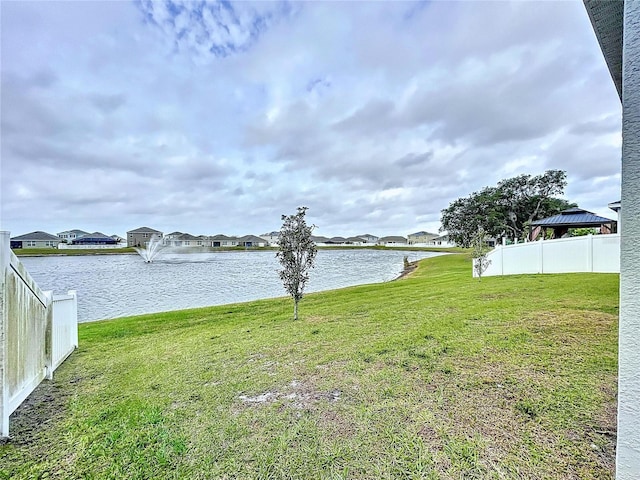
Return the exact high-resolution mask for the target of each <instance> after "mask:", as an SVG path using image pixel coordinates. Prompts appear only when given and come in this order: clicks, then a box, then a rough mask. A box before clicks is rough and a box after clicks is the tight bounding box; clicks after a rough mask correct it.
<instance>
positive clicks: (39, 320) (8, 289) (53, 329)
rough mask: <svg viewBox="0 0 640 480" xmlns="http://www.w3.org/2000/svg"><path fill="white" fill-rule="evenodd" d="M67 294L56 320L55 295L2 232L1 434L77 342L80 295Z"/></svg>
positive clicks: (6, 430)
mask: <svg viewBox="0 0 640 480" xmlns="http://www.w3.org/2000/svg"><path fill="white" fill-rule="evenodd" d="M70 294H72V292H70ZM69 296H71V297H72V298H70V299H66V298H65V299H64V300H61V301H60V303H61V305H63V304H65V305H64V306H61V310H60V312H61V313H60V315H59V316H58V321H56V322H54V318H53V317H54V307H53V303H54V300H53V295H52V294H51V292H43V291H42V290H40V288H39V287H38V285H37V284H36V283H35V282H34V280H33V279H32V278H31V276H30V275H29V272H27V270H26V268H25V267H24V265H23V264H22V263H21V262H20V260H19V259H18V257H16V256H15V254H14V253H13V252H12V251H11V248H10V237H9V232H0V437H8V436H9V416H10V415H11V413H13V412H14V411H15V409H16V408H18V406H20V404H21V403H22V402H23V401H24V400H25V399H26V398H27V397H28V396H29V394H31V392H33V390H34V389H35V388H36V387H37V386H38V385H39V384H40V382H41V381H42V380H43V379H44V378H45V377H47V376H48V377H49V378H51V376H52V374H53V371H54V370H55V368H56V367H57V366H58V365H59V364H60V363H61V362H62V360H64V358H66V356H68V353H67V352H68V349H69V346H70V344H74V345H77V343H78V330H77V328H78V326H77V323H78V320H77V298H76V295H75V292H73V294H72V295H69ZM66 303H69V305H66ZM65 310H66V311H65ZM74 326H75V328H74ZM54 346H55V348H57V349H58V354H57V356H56V357H55V359H56V362H55V365H54V356H53V349H54ZM69 353H70V352H69ZM62 357H64V358H62Z"/></svg>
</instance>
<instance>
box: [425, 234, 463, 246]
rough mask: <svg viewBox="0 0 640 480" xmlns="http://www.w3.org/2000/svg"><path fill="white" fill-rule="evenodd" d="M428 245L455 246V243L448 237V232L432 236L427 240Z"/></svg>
mask: <svg viewBox="0 0 640 480" xmlns="http://www.w3.org/2000/svg"><path fill="white" fill-rule="evenodd" d="M427 245H428V246H430V247H443V248H446V247H455V246H456V243H455V242H453V241H452V240H451V239H450V238H449V234H444V235H440V236H439V237H435V238H432V239H431V240H429V242H427Z"/></svg>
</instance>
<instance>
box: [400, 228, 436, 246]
mask: <svg viewBox="0 0 640 480" xmlns="http://www.w3.org/2000/svg"><path fill="white" fill-rule="evenodd" d="M437 237H438V234H437V233H429V232H424V231H423V232H416V233H410V234H409V235H407V243H408V244H409V245H415V244H416V243H428V242H430V241H431V240H433V239H434V238H437Z"/></svg>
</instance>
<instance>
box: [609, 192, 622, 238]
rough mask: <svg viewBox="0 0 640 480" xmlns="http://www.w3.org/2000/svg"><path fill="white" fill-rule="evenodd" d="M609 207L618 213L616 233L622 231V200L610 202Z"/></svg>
mask: <svg viewBox="0 0 640 480" xmlns="http://www.w3.org/2000/svg"><path fill="white" fill-rule="evenodd" d="M609 208H610V209H611V210H613V211H614V212H616V214H617V215H618V220H617V223H616V230H615V231H616V233H620V232H621V231H622V224H621V223H620V209H621V204H620V200H618V201H617V202H611V203H610V204H609Z"/></svg>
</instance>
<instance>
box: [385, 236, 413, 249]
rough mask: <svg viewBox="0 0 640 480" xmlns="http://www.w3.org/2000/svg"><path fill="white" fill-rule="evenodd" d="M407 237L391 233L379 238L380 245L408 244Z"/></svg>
mask: <svg viewBox="0 0 640 480" xmlns="http://www.w3.org/2000/svg"><path fill="white" fill-rule="evenodd" d="M406 244H407V239H406V238H404V237H401V236H398V235H391V236H388V237H382V238H379V239H378V245H385V246H388V247H393V246H394V245H406Z"/></svg>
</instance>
